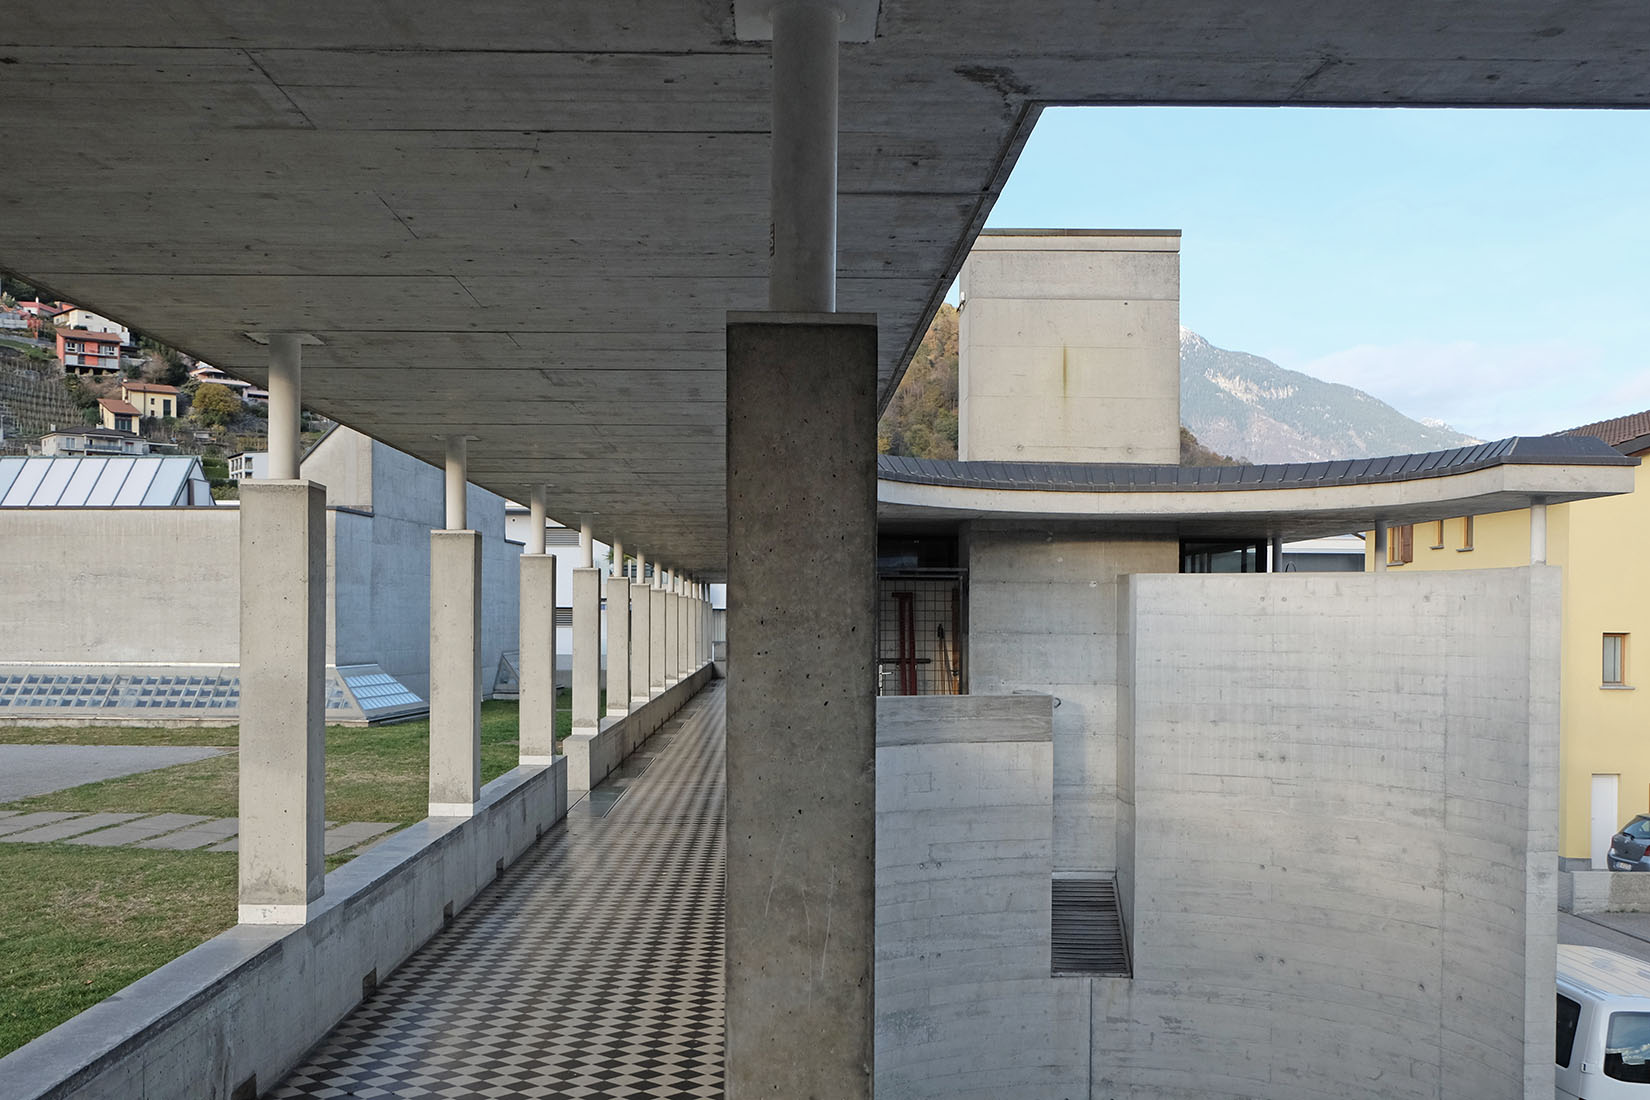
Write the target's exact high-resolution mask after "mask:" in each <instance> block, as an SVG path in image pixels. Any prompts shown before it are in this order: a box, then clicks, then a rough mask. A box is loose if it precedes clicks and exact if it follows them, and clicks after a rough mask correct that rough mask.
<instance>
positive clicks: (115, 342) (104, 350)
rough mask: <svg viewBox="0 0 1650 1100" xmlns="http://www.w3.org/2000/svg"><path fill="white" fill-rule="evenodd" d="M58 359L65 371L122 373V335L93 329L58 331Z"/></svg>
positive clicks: (90, 374) (88, 374)
mask: <svg viewBox="0 0 1650 1100" xmlns="http://www.w3.org/2000/svg"><path fill="white" fill-rule="evenodd" d="M57 361H58V362H59V363H61V364H63V373H64V374H77V375H83V376H86V377H91V378H109V377H112V376H114V375H116V374H119V373H120V334H119V333H114V332H92V331H91V330H90V329H79V328H60V329H58V330H57Z"/></svg>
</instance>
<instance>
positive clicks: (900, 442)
mask: <svg viewBox="0 0 1650 1100" xmlns="http://www.w3.org/2000/svg"><path fill="white" fill-rule="evenodd" d="M877 453H879V454H893V455H908V456H910V457H912V458H956V457H957V309H956V307H955V306H952V305H946V304H942V305H941V306H940V311H939V313H937V314H935V316H934V323H933V324H932V325H929V326H928V335H927V336H925V337H923V340H922V343H921V344H920V345H919V346H918V347H917V354H916V355H915V356H913V357H912V359H911V365H910V366H909V367H908V368H906V371H905V378H904V379H903V380H902V381H901V382H900V385H899V390H898V391H897V392H895V394H894V399H893V400H892V401H891V402H889V403H888V409H887V411H886V412H884V413H883V415H882V420H881V421H879V422H878V423H877Z"/></svg>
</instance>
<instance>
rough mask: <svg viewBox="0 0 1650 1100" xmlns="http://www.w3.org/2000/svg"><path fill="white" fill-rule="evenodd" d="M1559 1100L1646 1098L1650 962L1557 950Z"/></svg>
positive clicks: (1566, 947) (1599, 951)
mask: <svg viewBox="0 0 1650 1100" xmlns="http://www.w3.org/2000/svg"><path fill="white" fill-rule="evenodd" d="M1554 1063H1555V1066H1554V1079H1553V1083H1554V1086H1555V1090H1554V1094H1553V1095H1554V1096H1555V1097H1557V1100H1577V1098H1585V1100H1646V1098H1650V963H1645V962H1642V961H1641V960H1639V959H1635V958H1633V957H1631V956H1629V955H1623V954H1621V953H1620V952H1617V951H1606V950H1604V949H1603V948H1599V947H1576V946H1573V945H1571V944H1560V945H1559V947H1558V1044H1557V1050H1556V1052H1555V1057H1554Z"/></svg>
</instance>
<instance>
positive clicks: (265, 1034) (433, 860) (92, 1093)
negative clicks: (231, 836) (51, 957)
mask: <svg viewBox="0 0 1650 1100" xmlns="http://www.w3.org/2000/svg"><path fill="white" fill-rule="evenodd" d="M566 813H567V772H566V763H565V761H564V760H561V759H558V760H557V761H556V762H555V763H553V764H551V765H548V766H541V767H524V768H517V769H516V770H515V771H512V772H510V773H508V774H507V775H504V776H501V777H500V778H498V779H496V780H494V781H493V782H491V783H489V784H488V785H487V786H486V788H485V789H484V790H483V792H482V797H481V801H480V802H479V803H478V804H477V806H476V813H475V816H474V817H471V818H429V819H426V820H425V821H422V822H420V823H419V824H417V825H414V826H412V827H411V828H409V829H406V830H404V831H403V832H401V833H398V834H396V835H395V836H393V837H391V838H390V839H388V840H386V841H384V842H383V843H381V844H379V845H377V846H376V847H374V848H373V849H372V850H370V851H368V852H366V853H364V854H362V855H360V856H357V857H356V858H355V859H354V860H352V861H351V862H349V863H348V864H346V865H344V866H343V867H341V868H339V869H338V870H336V871H334V872H332V873H331V874H330V875H328V876H327V881H326V894H325V895H324V897H323V898H322V900H321V901H320V902H319V903H317V904H318V906H319V908H318V911H317V912H316V914H315V916H314V917H313V918H312V919H311V920H310V922H309V923H308V924H305V925H303V926H301V927H296V928H293V927H275V926H268V925H262V926H254V925H242V926H239V927H236V928H232V929H230V930H229V931H228V932H225V933H224V934H223V935H221V936H218V937H216V938H215V939H212V940H209V941H207V942H206V943H204V944H202V945H201V946H200V947H197V948H195V949H194V950H193V951H190V952H189V953H188V954H185V955H183V956H181V957H179V958H177V959H175V960H173V961H172V962H170V963H168V964H166V965H165V966H163V967H161V968H160V969H159V970H156V971H154V972H153V973H151V974H149V975H147V976H146V977H143V978H140V979H139V980H138V981H136V982H134V983H132V984H131V985H129V986H127V987H126V988H125V989H123V990H121V991H120V992H118V993H116V994H115V995H114V996H112V997H110V998H109V999H107V1000H105V1001H103V1002H101V1003H99V1004H97V1005H94V1006H93V1007H91V1008H89V1009H87V1010H86V1011H85V1012H82V1013H81V1014H80V1015H78V1016H76V1017H74V1018H73V1019H72V1020H69V1021H68V1022H67V1023H65V1024H63V1025H61V1026H60V1027H57V1028H55V1029H54V1030H52V1031H50V1032H48V1033H47V1034H45V1035H43V1036H41V1037H40V1038H38V1039H36V1040H35V1041H34V1042H32V1043H29V1044H28V1045H26V1046H24V1047H22V1048H21V1049H19V1050H17V1051H14V1052H13V1053H11V1054H10V1055H7V1056H6V1057H5V1058H0V1096H4V1097H5V1100H131V1098H133V1097H143V1098H144V1100H228V1098H229V1097H230V1096H231V1095H232V1094H238V1093H237V1090H239V1089H242V1088H243V1087H244V1086H246V1084H247V1083H248V1082H252V1081H254V1079H255V1084H254V1086H253V1089H252V1090H251V1091H249V1092H246V1093H244V1095H254V1094H256V1095H262V1094H263V1092H264V1091H265V1090H267V1089H270V1088H272V1087H273V1086H274V1085H275V1084H276V1082H278V1081H279V1080H280V1079H281V1077H282V1076H284V1075H285V1074H286V1073H287V1072H288V1071H289V1070H290V1069H291V1068H292V1066H293V1065H295V1064H296V1063H297V1061H298V1059H299V1058H300V1057H302V1055H303V1054H304V1052H305V1051H307V1050H308V1049H309V1048H310V1047H311V1046H313V1045H314V1044H315V1043H316V1042H318V1041H320V1039H321V1038H323V1037H324V1036H325V1035H326V1033H327V1032H328V1031H329V1030H331V1028H332V1027H333V1026H334V1025H335V1024H336V1023H337V1022H338V1021H339V1020H340V1019H342V1018H343V1017H344V1015H345V1014H347V1013H348V1012H349V1011H350V1010H351V1009H352V1008H354V1007H355V1005H356V1004H358V1003H359V1002H360V1000H361V998H362V996H363V994H364V993H365V992H367V991H368V989H367V987H368V985H369V984H370V983H369V980H368V975H373V976H374V979H373V980H377V981H382V980H383V979H384V978H385V977H387V976H388V975H389V973H390V972H391V971H392V970H394V969H395V967H396V966H398V965H399V964H400V963H401V962H403V961H404V960H405V959H406V958H407V957H408V956H409V955H411V954H412V952H413V951H415V950H417V949H418V948H419V947H420V946H422V945H423V944H424V943H425V942H426V941H427V940H428V939H429V938H430V937H431V936H433V935H435V933H437V932H439V931H440V930H441V928H442V926H443V924H444V922H445V914H448V913H451V912H457V911H458V910H460V909H462V908H463V907H464V906H465V905H467V904H468V903H469V902H470V901H471V900H472V899H473V898H474V897H475V895H476V894H477V893H479V892H480V891H481V890H482V888H484V887H485V886H486V885H487V884H488V883H489V882H491V881H492V880H493V878H494V876H495V874H496V868H497V867H498V865H499V864H500V863H501V862H502V863H504V864H509V863H511V862H513V861H514V860H515V859H516V858H517V857H518V856H520V855H521V854H522V852H524V851H526V850H527V848H528V847H529V846H531V845H532V843H533V842H534V841H535V840H536V839H537V838H538V837H539V836H540V835H541V834H542V833H543V832H544V830H546V829H548V828H550V827H551V826H552V825H554V824H555V823H556V822H558V821H560V820H561V819H562V818H563V817H565V816H566Z"/></svg>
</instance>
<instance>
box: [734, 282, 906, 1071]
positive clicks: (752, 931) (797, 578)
mask: <svg viewBox="0 0 1650 1100" xmlns="http://www.w3.org/2000/svg"><path fill="white" fill-rule="evenodd" d="M727 349H728V375H727V383H728V384H727V394H728V433H727V470H728V492H727V500H728V586H729V592H728V608H729V616H730V618H729V627H728V639H729V650H730V653H729V658H728V665H729V668H728V672H729V680H728V688H727V841H728V854H727V925H726V927H727V938H726V943H727V968H726V974H727V990H726V1021H727V1060H726V1065H727V1090H726V1091H727V1100H755V1098H757V1097H774V1096H785V1097H793V1096H819V1097H830V1098H831V1100H869V1097H870V1096H871V1067H872V1060H873V1055H872V1026H871V1009H872V989H871V986H872V960H873V953H872V948H873V927H874V920H873V917H874V913H875V892H874V882H875V875H874V870H875V866H874V865H875V852H876V848H875V833H876V736H875V733H876V710H875V703H876V699H875V695H874V692H875V668H876V649H875V637H874V636H875V626H876V419H877V408H876V379H877V330H876V324H875V319H874V318H872V317H867V316H854V315H846V314H831V315H824V314H816V315H813V316H807V317H798V316H795V315H789V316H785V317H782V318H778V317H773V316H771V315H763V314H734V315H731V316H730V317H729V321H728V331H727ZM823 530H829V531H830V537H829V538H820V537H818V532H820V531H823ZM824 899H829V901H826V900H824ZM827 905H828V906H829V909H830V919H829V920H824V919H821V918H820V917H819V913H820V910H821V908H822V907H824V906H827Z"/></svg>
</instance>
